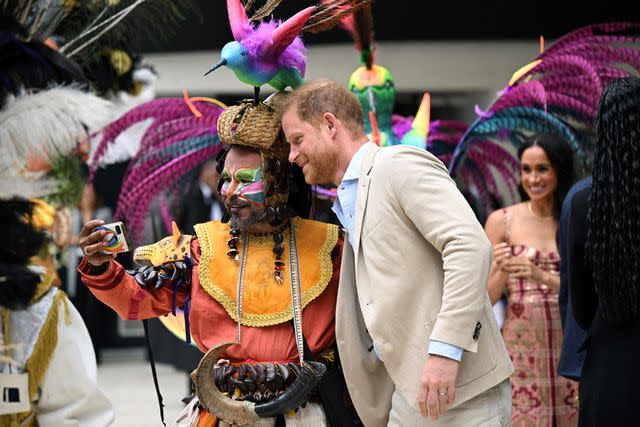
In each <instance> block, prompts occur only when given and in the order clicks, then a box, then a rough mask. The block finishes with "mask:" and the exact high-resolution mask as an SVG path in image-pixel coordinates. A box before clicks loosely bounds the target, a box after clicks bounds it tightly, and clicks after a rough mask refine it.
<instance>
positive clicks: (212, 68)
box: [204, 58, 227, 76]
mask: <svg viewBox="0 0 640 427" xmlns="http://www.w3.org/2000/svg"><path fill="white" fill-rule="evenodd" d="M226 64H227V60H226V59H224V58H222V59H221V60H220V62H218V63H217V64H216V65H214V66H213V67H211V68H209V71H207V72H206V73H204V75H205V76H206V75H207V74H209V73H210V72H212V71H215V70H217V69H218V68H220V67H222V66H223V65H226Z"/></svg>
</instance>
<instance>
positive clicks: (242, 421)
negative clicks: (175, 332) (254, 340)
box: [194, 342, 260, 426]
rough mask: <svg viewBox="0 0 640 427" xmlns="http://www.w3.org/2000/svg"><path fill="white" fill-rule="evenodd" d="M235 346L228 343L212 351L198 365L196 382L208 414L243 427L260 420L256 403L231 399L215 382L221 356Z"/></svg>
mask: <svg viewBox="0 0 640 427" xmlns="http://www.w3.org/2000/svg"><path fill="white" fill-rule="evenodd" d="M234 344H238V343H235V342H227V343H223V344H220V345H218V346H216V347H213V348H212V349H210V350H209V351H208V352H207V354H205V355H204V357H203V358H202V360H200V363H199V364H198V369H197V370H196V372H195V381H194V382H195V386H196V394H197V396H198V399H199V400H200V404H201V405H202V406H203V407H204V409H205V410H206V411H207V412H208V413H210V414H212V415H215V416H216V417H217V418H219V419H220V420H222V421H225V422H227V423H229V424H234V425H241V426H242V425H247V424H251V423H255V422H257V421H259V420H260V416H259V415H258V414H257V413H256V411H255V403H253V402H248V401H238V400H233V399H230V398H229V397H227V396H225V395H224V394H222V393H221V392H220V390H218V388H217V387H216V384H215V382H214V380H213V369H214V367H215V366H216V363H217V362H218V359H219V358H220V355H221V354H222V352H223V351H224V350H226V349H227V348H228V347H229V346H231V345H234Z"/></svg>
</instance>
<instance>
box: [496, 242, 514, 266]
mask: <svg viewBox="0 0 640 427" xmlns="http://www.w3.org/2000/svg"><path fill="white" fill-rule="evenodd" d="M510 259H511V247H510V246H509V244H508V243H506V242H501V243H497V244H495V245H493V260H494V261H495V263H496V265H497V266H498V268H499V269H500V270H502V271H505V272H506V271H507V270H505V267H506V266H507V265H508V263H509V260H510Z"/></svg>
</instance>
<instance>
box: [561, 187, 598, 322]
mask: <svg viewBox="0 0 640 427" xmlns="http://www.w3.org/2000/svg"><path fill="white" fill-rule="evenodd" d="M589 194H590V190H589V189H586V190H582V191H580V192H578V193H577V194H576V195H575V196H574V198H573V201H572V203H571V210H570V212H571V213H570V219H569V226H568V232H567V235H568V237H567V240H568V244H567V245H568V252H567V264H568V282H569V295H570V298H569V300H570V302H571V308H572V309H573V316H574V318H575V319H576V321H577V322H578V324H579V325H580V327H581V328H583V329H589V327H590V326H591V322H592V321H593V318H594V316H595V313H596V309H597V307H598V296H597V294H596V291H595V286H594V283H593V275H592V269H591V266H590V264H589V263H587V262H586V259H585V243H586V241H587V226H588V219H587V212H588V209H589V206H588V200H589Z"/></svg>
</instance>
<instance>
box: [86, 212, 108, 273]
mask: <svg viewBox="0 0 640 427" xmlns="http://www.w3.org/2000/svg"><path fill="white" fill-rule="evenodd" d="M102 224H104V221H102V220H101V219H92V220H91V221H89V222H87V223H86V224H85V225H84V226H83V227H82V230H81V231H80V235H79V236H78V246H80V249H81V250H82V253H83V254H84V258H85V259H86V260H87V262H88V263H89V264H91V265H94V266H96V267H97V266H99V265H102V264H104V263H105V262H109V261H111V260H112V259H114V258H115V255H113V254H105V253H102V248H104V247H105V246H107V245H108V243H107V242H105V241H104V236H106V235H107V231H106V230H98V231H93V230H94V229H95V228H96V227H97V226H99V225H102Z"/></svg>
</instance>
